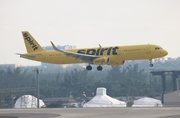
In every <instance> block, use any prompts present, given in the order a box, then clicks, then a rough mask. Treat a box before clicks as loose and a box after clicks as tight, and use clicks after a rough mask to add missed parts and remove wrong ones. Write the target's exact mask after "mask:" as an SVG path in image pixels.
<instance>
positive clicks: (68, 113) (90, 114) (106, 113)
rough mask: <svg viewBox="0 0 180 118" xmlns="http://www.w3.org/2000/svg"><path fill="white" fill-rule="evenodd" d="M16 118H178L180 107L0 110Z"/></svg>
mask: <svg viewBox="0 0 180 118" xmlns="http://www.w3.org/2000/svg"><path fill="white" fill-rule="evenodd" d="M1 116H16V117H17V118H180V107H157V108H56V109H55V108H41V109H0V118H1Z"/></svg>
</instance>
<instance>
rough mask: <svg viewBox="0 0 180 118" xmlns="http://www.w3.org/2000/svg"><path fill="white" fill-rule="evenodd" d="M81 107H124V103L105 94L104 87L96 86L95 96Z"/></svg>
mask: <svg viewBox="0 0 180 118" xmlns="http://www.w3.org/2000/svg"><path fill="white" fill-rule="evenodd" d="M83 107H126V103H125V102H122V101H119V100H117V99H114V98H112V97H110V96H108V95H106V88H103V87H101V88H97V90H96V96H95V97H93V98H92V99H91V100H90V101H89V102H87V103H85V104H84V106H83Z"/></svg>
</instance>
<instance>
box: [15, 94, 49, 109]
mask: <svg viewBox="0 0 180 118" xmlns="http://www.w3.org/2000/svg"><path fill="white" fill-rule="evenodd" d="M39 107H40V108H41V107H46V105H45V104H44V102H43V101H42V100H41V99H39ZM14 108H37V98H36V97H34V96H32V95H23V96H21V97H20V98H18V99H17V100H16V103H15V105H14Z"/></svg>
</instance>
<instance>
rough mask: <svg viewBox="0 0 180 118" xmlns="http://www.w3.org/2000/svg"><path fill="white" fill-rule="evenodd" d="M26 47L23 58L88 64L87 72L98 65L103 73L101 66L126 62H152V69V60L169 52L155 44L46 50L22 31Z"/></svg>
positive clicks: (59, 62) (47, 61)
mask: <svg viewBox="0 0 180 118" xmlns="http://www.w3.org/2000/svg"><path fill="white" fill-rule="evenodd" d="M22 35H23V38H24V42H25V45H26V50H27V53H26V54H18V55H20V57H22V58H26V59H29V60H35V61H40V62H46V63H53V64H75V63H88V64H89V65H88V66H87V67H86V69H87V70H92V66H91V64H95V65H98V66H97V70H98V71H101V70H102V69H103V68H102V66H101V65H112V66H119V65H122V64H124V62H125V60H143V59H148V60H150V67H152V66H153V64H152V59H154V58H161V57H163V56H166V55H167V54H168V52H167V51H166V50H164V49H163V48H162V47H160V46H158V45H154V44H143V45H129V46H110V47H102V46H101V45H99V47H98V48H83V49H69V50H60V49H58V48H57V47H56V46H55V45H54V44H53V43H52V42H51V44H52V46H53V48H54V50H45V49H43V48H42V47H41V46H40V45H39V43H38V42H37V41H36V40H35V39H34V38H33V37H32V36H31V34H30V33H29V32H28V31H22Z"/></svg>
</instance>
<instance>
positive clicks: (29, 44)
mask: <svg viewBox="0 0 180 118" xmlns="http://www.w3.org/2000/svg"><path fill="white" fill-rule="evenodd" d="M22 35H23V38H24V43H25V45H26V50H27V52H28V53H32V52H39V51H44V49H43V48H42V47H41V46H40V45H39V43H38V42H37V41H36V40H35V39H34V38H33V37H32V36H31V34H30V33H29V32H28V31H22Z"/></svg>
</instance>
